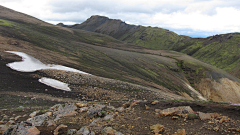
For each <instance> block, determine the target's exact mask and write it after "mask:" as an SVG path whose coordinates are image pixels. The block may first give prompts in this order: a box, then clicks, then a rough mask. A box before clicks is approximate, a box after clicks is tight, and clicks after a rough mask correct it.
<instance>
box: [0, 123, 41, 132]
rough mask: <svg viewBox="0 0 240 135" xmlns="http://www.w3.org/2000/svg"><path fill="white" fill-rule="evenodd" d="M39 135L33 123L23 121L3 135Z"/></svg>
mask: <svg viewBox="0 0 240 135" xmlns="http://www.w3.org/2000/svg"><path fill="white" fill-rule="evenodd" d="M9 134H11V135H39V134H40V131H39V130H38V129H37V128H36V127H35V126H33V125H32V124H31V123H28V122H24V121H22V122H21V123H20V124H18V125H13V126H11V127H9V128H8V129H7V130H6V131H5V132H4V133H3V135H9Z"/></svg>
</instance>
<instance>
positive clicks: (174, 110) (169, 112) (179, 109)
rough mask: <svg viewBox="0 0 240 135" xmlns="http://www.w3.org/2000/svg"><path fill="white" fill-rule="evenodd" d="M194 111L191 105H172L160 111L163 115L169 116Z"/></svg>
mask: <svg viewBox="0 0 240 135" xmlns="http://www.w3.org/2000/svg"><path fill="white" fill-rule="evenodd" d="M193 112H194V111H193V110H192V108H191V107H190V106H179V107H172V108H167V109H164V110H161V111H160V115H161V116H168V115H182V114H186V113H193Z"/></svg>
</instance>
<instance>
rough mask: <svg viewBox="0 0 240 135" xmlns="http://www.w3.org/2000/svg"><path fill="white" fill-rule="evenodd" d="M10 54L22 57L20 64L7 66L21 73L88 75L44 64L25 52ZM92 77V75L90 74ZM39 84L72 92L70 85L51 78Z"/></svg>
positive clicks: (15, 63) (67, 68)
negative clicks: (55, 71)
mask: <svg viewBox="0 0 240 135" xmlns="http://www.w3.org/2000/svg"><path fill="white" fill-rule="evenodd" d="M6 52H8V53H13V54H16V55H18V56H20V57H22V61H19V62H12V63H8V64H7V66H8V67H10V68H11V69H13V70H16V71H20V72H35V71H37V70H41V69H56V70H64V71H71V72H77V73H81V74H88V73H86V72H83V71H80V70H77V69H74V68H70V67H66V66H62V65H54V64H47V65H46V64H43V63H42V62H41V61H39V60H38V59H36V58H34V57H32V56H30V55H28V54H25V53H23V52H16V51H6ZM88 75H91V74H88ZM38 81H39V82H41V83H43V84H46V85H48V86H51V87H53V88H57V89H61V90H65V91H71V89H70V88H69V87H68V84H66V83H63V82H60V81H58V80H54V79H50V78H45V77H43V78H41V79H39V80H38Z"/></svg>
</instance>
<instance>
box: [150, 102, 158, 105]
mask: <svg viewBox="0 0 240 135" xmlns="http://www.w3.org/2000/svg"><path fill="white" fill-rule="evenodd" d="M157 103H159V101H153V102H152V103H151V104H152V105H156V104H157Z"/></svg>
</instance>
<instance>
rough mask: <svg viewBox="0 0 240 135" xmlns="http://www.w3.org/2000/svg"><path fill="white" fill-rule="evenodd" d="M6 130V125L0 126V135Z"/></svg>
mask: <svg viewBox="0 0 240 135" xmlns="http://www.w3.org/2000/svg"><path fill="white" fill-rule="evenodd" d="M8 128H9V126H8V125H0V134H3V133H4V132H5V131H6V130H7V129H8Z"/></svg>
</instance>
